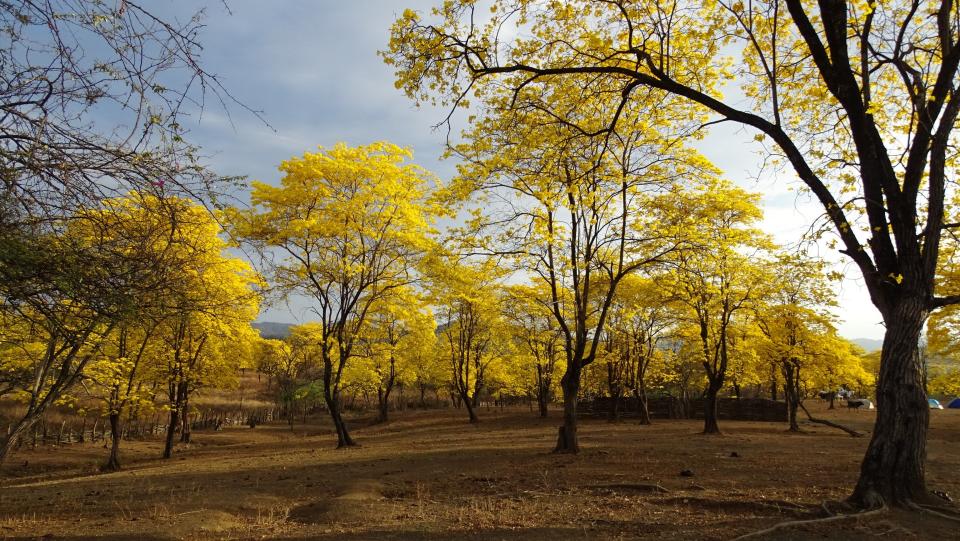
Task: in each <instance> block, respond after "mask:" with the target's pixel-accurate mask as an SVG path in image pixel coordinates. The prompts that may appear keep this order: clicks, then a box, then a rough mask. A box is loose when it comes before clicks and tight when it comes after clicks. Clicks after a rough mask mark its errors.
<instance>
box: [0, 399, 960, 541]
mask: <svg viewBox="0 0 960 541" xmlns="http://www.w3.org/2000/svg"><path fill="white" fill-rule="evenodd" d="M482 414H483V422H481V423H480V424H479V425H477V426H471V425H468V424H467V423H466V422H465V415H464V414H463V413H462V412H456V411H439V412H437V411H434V412H418V411H408V412H405V413H403V414H400V415H398V416H397V417H396V419H395V420H394V421H392V422H391V423H388V424H385V425H373V426H367V427H363V428H359V429H357V430H356V436H357V439H358V441H360V443H361V444H362V445H363V446H362V447H360V448H356V449H349V450H341V451H337V450H334V449H333V443H334V439H333V437H332V436H331V435H330V433H329V429H328V428H327V426H326V424H325V420H323V419H317V421H318V424H310V425H296V426H295V429H294V431H293V432H292V433H291V431H290V429H289V427H287V426H286V425H285V424H281V423H278V424H275V425H268V426H261V427H257V428H256V429H252V430H251V429H249V428H231V429H227V430H224V431H221V432H204V431H200V432H195V433H194V438H195V443H194V444H191V445H190V446H189V447H183V448H179V449H178V452H177V453H176V455H175V456H174V459H173V460H170V461H162V460H160V459H157V458H154V457H155V456H157V455H158V454H159V451H160V442H131V443H127V442H125V447H126V448H125V454H124V459H125V462H124V464H125V466H126V469H125V470H124V471H122V472H118V473H112V474H99V473H98V474H94V473H92V472H93V468H94V467H95V465H96V464H97V462H98V461H100V460H102V459H103V457H104V456H105V453H106V451H105V450H104V449H102V448H101V446H99V445H98V446H94V445H89V444H88V445H74V446H71V447H64V448H60V449H45V450H41V449H38V450H37V451H27V452H22V453H20V454H17V455H15V456H14V457H13V458H12V459H11V461H10V462H9V463H8V465H7V466H5V467H4V470H3V477H2V478H0V537H3V536H6V538H13V539H16V538H25V539H30V538H34V537H35V536H43V535H47V534H49V535H50V536H51V537H46V538H45V539H91V538H99V539H147V540H158V539H263V538H269V539H291V540H292V539H331V540H332V539H346V540H352V539H358V540H359V539H427V538H430V539H434V538H448V539H550V540H558V539H596V538H599V539H636V538H649V539H664V538H668V539H730V538H733V537H736V536H738V535H741V534H744V533H747V532H750V531H754V530H759V529H762V528H764V527H767V526H770V525H772V524H775V523H777V522H779V521H783V520H790V519H797V518H807V517H811V516H814V515H815V514H816V513H817V512H818V511H819V509H820V503H821V502H822V501H823V500H827V499H842V498H843V497H844V496H845V495H846V493H847V490H848V487H850V486H851V485H852V483H853V481H854V480H855V479H856V473H857V468H858V465H859V460H860V457H861V456H862V453H863V450H864V448H865V446H866V444H867V440H866V438H860V439H854V438H850V437H848V436H846V435H845V434H843V433H841V432H839V431H835V430H831V429H828V428H825V427H820V426H812V425H809V426H805V427H804V428H805V430H806V432H805V433H803V434H799V435H795V434H788V433H786V432H785V431H784V427H783V426H782V425H778V424H771V423H737V422H727V423H724V424H723V426H722V428H724V429H725V435H723V436H719V437H710V436H703V435H700V434H699V433H698V430H699V428H700V425H699V423H698V422H696V421H662V422H659V423H656V424H655V425H653V426H649V427H643V426H638V425H637V424H635V423H631V422H623V423H620V424H611V423H607V422H604V421H586V422H584V424H583V427H582V429H581V441H582V444H583V452H582V453H581V454H579V455H577V456H560V455H553V454H550V453H549V452H548V451H549V449H551V448H552V444H553V440H554V437H555V434H556V424H557V422H558V421H557V420H556V419H555V418H554V419H548V420H546V421H544V420H540V419H537V418H534V417H532V416H531V414H530V413H529V412H527V411H520V410H516V411H512V412H498V411H490V412H487V411H484V412H482ZM817 414H819V415H824V416H828V417H829V418H832V419H836V420H840V421H842V422H846V423H849V424H851V425H853V426H854V427H855V428H857V429H860V430H864V431H867V430H869V429H870V425H871V424H872V421H873V413H871V412H865V411H860V412H847V411H836V412H826V411H825V410H823V409H822V406H821V407H820V408H819V409H818V411H817V412H816V413H815V415H817ZM932 417H933V419H932V423H931V425H932V426H931V431H930V442H929V460H928V478H929V482H930V485H931V488H936V489H938V490H941V491H944V492H947V493H949V494H951V495H953V496H954V497H956V496H960V453H957V452H956V447H957V444H958V443H960V411H957V410H953V411H949V410H948V411H935V412H932ZM321 421H324V422H321ZM733 452H736V453H737V455H739V456H738V457H734V456H731V453H733ZM24 461H26V462H27V465H26V466H24V465H23V462H24ZM683 469H691V470H693V472H694V476H693V477H683V476H680V475H679V472H680V471H681V470H683ZM954 526H955V524H951V523H949V522H947V521H941V520H940V519H937V518H936V517H929V516H918V515H915V514H909V513H900V512H890V513H886V514H884V515H883V516H881V517H873V518H872V519H870V520H866V519H864V520H849V521H843V523H837V524H833V525H829V526H822V527H808V528H806V529H801V530H797V529H791V530H781V531H779V532H777V535H776V537H775V538H777V539H823V538H824V537H825V536H826V537H832V538H837V539H874V538H876V537H878V536H880V537H881V538H882V539H904V538H907V539H928V538H929V539H949V538H955V535H956V528H955V527H954Z"/></svg>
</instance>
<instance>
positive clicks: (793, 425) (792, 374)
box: [783, 361, 800, 432]
mask: <svg viewBox="0 0 960 541" xmlns="http://www.w3.org/2000/svg"><path fill="white" fill-rule="evenodd" d="M783 379H784V386H783V390H784V395H783V397H784V399H786V401H787V420H788V421H789V423H790V429H789V430H790V432H800V425H799V424H798V423H797V408H798V407H799V406H800V370H799V369H798V368H797V367H796V366H794V365H793V363H791V362H790V361H786V362H785V364H784V366H783Z"/></svg>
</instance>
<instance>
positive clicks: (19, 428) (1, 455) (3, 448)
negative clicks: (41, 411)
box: [0, 417, 39, 464]
mask: <svg viewBox="0 0 960 541" xmlns="http://www.w3.org/2000/svg"><path fill="white" fill-rule="evenodd" d="M38 419H39V417H24V418H23V419H21V420H20V421H19V422H18V423H17V424H16V425H15V426H14V427H13V429H12V430H10V433H9V434H8V435H7V437H6V439H5V440H3V443H2V444H0V464H3V461H4V460H6V458H7V456H9V454H10V453H11V452H12V451H13V449H14V448H16V446H17V444H18V443H19V442H20V436H21V435H23V434H24V433H25V432H27V431H29V430H30V429H31V428H33V426H34V425H35V424H36V422H37V420H38Z"/></svg>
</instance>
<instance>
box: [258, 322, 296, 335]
mask: <svg viewBox="0 0 960 541" xmlns="http://www.w3.org/2000/svg"><path fill="white" fill-rule="evenodd" d="M292 326H293V323H277V322H276V321H257V322H255V323H254V324H253V328H255V329H257V330H259V331H260V336H262V337H263V338H274V339H283V338H286V337H288V336H290V327H292Z"/></svg>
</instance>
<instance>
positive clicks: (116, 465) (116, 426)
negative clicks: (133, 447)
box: [103, 412, 123, 471]
mask: <svg viewBox="0 0 960 541" xmlns="http://www.w3.org/2000/svg"><path fill="white" fill-rule="evenodd" d="M122 435H123V427H121V426H120V413H119V412H111V413H110V440H111V445H110V457H109V458H107V463H106V464H104V466H103V469H104V470H106V471H120V439H121V438H120V436H122Z"/></svg>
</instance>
